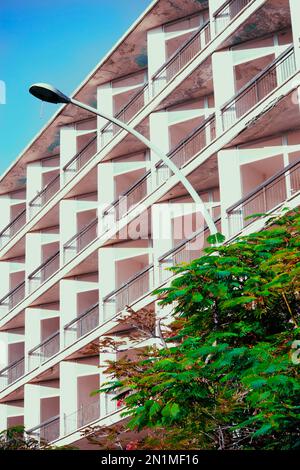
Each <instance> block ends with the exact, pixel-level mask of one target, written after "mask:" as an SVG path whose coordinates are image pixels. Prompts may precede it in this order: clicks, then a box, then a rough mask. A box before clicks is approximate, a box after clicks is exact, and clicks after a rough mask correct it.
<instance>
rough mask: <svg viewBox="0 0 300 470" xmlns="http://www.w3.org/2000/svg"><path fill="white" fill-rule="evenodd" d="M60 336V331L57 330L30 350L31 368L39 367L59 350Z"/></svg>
mask: <svg viewBox="0 0 300 470" xmlns="http://www.w3.org/2000/svg"><path fill="white" fill-rule="evenodd" d="M59 338H60V335H59V331H56V332H55V333H53V334H52V335H51V336H49V337H48V338H46V339H45V340H44V341H42V342H41V343H40V344H38V345H37V346H35V347H34V348H33V349H31V350H30V351H29V352H28V358H29V369H30V370H32V369H34V368H36V367H38V366H39V365H41V364H42V363H43V362H45V361H46V360H47V359H50V357H52V356H54V355H55V354H57V353H58V352H59V349H60V344H59Z"/></svg>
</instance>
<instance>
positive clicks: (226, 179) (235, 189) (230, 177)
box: [218, 149, 242, 237]
mask: <svg viewBox="0 0 300 470" xmlns="http://www.w3.org/2000/svg"><path fill="white" fill-rule="evenodd" d="M218 168H219V181H220V200H221V217H222V233H223V234H224V235H225V236H226V237H228V236H229V227H228V220H227V213H226V210H227V209H228V208H229V207H230V206H231V205H232V204H234V203H235V202H237V201H238V200H239V199H241V197H242V181H241V171H240V156H239V150H233V149H230V150H221V151H220V152H219V154H218Z"/></svg>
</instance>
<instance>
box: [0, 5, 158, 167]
mask: <svg viewBox="0 0 300 470" xmlns="http://www.w3.org/2000/svg"><path fill="white" fill-rule="evenodd" d="M149 4H150V0H114V1H112V0H1V4H0V80H3V81H4V82H5V84H6V104H5V105H3V104H0V173H2V172H3V171H4V170H5V169H6V168H7V166H8V165H9V164H10V163H11V162H12V161H13V160H14V159H15V158H16V157H17V155H18V154H19V152H21V150H22V149H23V148H24V147H25V146H26V145H27V144H28V142H29V141H30V140H31V139H32V138H33V137H34V135H35V134H36V133H37V132H38V130H39V129H40V128H41V127H42V126H43V125H44V124H45V122H46V121H47V120H48V119H49V118H50V117H51V115H52V114H54V112H55V111H56V109H57V108H56V106H53V105H45V106H44V112H43V115H42V116H41V112H40V111H41V110H40V108H41V106H40V104H39V102H38V101H37V100H35V99H34V98H33V97H31V95H29V94H28V87H29V86H30V84H32V83H34V82H49V83H53V84H54V85H56V86H57V87H58V88H60V89H61V90H63V91H64V92H65V93H70V92H71V91H73V90H74V89H75V88H76V87H77V86H78V85H79V83H80V82H81V81H82V80H83V79H84V77H85V76H86V75H87V74H88V73H89V72H90V71H91V69H92V68H94V67H95V65H96V64H97V63H98V62H99V61H100V59H101V58H102V56H103V55H104V54H105V53H106V52H108V51H109V49H110V48H111V47H112V46H113V45H114V43H115V42H116V41H117V40H118V39H119V38H120V36H122V34H123V33H124V32H125V31H126V30H127V29H128V27H129V26H130V25H131V24H132V22H133V21H134V20H135V19H136V18H137V17H138V16H139V15H140V14H141V13H142V11H143V10H144V9H145V8H146V7H147V6H148V5H149Z"/></svg>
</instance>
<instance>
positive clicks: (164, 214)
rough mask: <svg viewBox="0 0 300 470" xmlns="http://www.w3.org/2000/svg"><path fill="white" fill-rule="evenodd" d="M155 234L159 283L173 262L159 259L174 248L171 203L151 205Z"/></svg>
mask: <svg viewBox="0 0 300 470" xmlns="http://www.w3.org/2000/svg"><path fill="white" fill-rule="evenodd" d="M151 213H152V234H153V264H154V284H155V285H159V284H161V282H162V278H163V277H164V276H165V277H168V274H167V273H165V272H164V270H165V268H167V267H169V266H172V263H162V264H161V265H160V263H159V261H158V259H159V257H160V256H162V255H163V254H164V253H166V252H167V251H169V250H171V249H172V248H173V233H172V217H171V210H170V205H169V204H154V205H153V206H152V207H151Z"/></svg>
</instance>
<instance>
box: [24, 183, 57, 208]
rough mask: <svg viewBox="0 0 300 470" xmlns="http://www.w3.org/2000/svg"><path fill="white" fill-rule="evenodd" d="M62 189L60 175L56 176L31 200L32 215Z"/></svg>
mask: <svg viewBox="0 0 300 470" xmlns="http://www.w3.org/2000/svg"><path fill="white" fill-rule="evenodd" d="M59 189H60V175H57V176H55V177H54V178H53V179H52V180H51V181H50V182H49V183H48V184H47V185H46V186H45V187H44V188H43V189H42V190H41V191H39V192H38V194H37V195H36V196H35V197H34V198H33V199H32V200H31V201H30V202H29V208H30V211H29V212H30V216H32V215H34V214H35V213H36V212H37V211H38V210H39V209H41V208H42V207H43V206H44V205H45V204H46V203H47V202H48V201H50V199H51V198H52V197H53V196H54V195H55V194H56V193H57V192H58V191H59Z"/></svg>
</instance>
